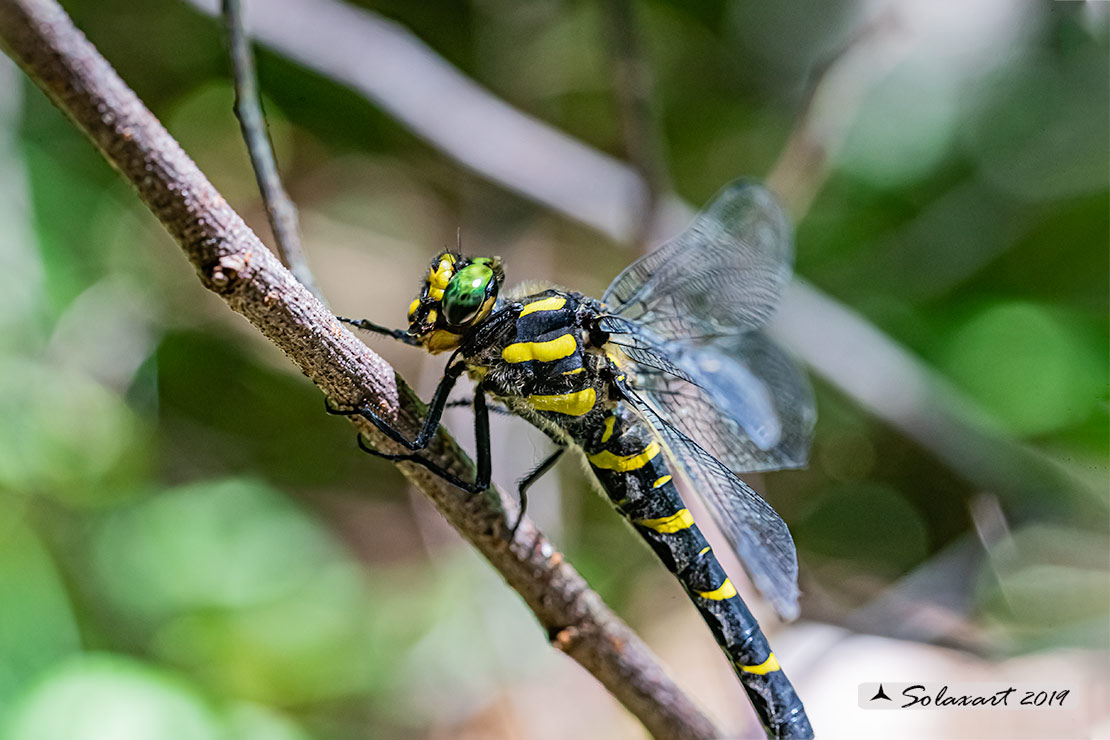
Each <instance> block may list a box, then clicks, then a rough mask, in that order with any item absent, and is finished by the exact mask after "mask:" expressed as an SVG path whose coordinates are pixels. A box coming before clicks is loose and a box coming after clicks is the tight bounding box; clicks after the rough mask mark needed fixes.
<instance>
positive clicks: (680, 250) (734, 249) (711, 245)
mask: <svg viewBox="0 0 1110 740" xmlns="http://www.w3.org/2000/svg"><path fill="white" fill-rule="evenodd" d="M792 261H793V247H792V239H791V230H790V222H789V220H788V219H787V217H786V214H785V213H784V212H783V210H782V207H781V206H779V204H778V202H777V201H776V200H775V198H774V196H773V195H771V193H769V192H768V191H767V190H766V189H765V188H763V187H762V186H761V185H758V184H756V183H754V182H751V181H745V180H739V181H737V182H734V183H732V184H730V185H728V186H726V187H725V188H724V189H723V190H722V191H721V192H720V193H719V194H718V195H717V197H716V198H715V199H714V200H713V201H712V202H711V203H710V204H709V205H708V206H706V207H705V209H704V210H702V211H701V213H699V214H698V215H697V216H696V217H695V218H694V220H693V222H692V223H691V224H690V225H689V226H688V227H687V228H686V230H685V231H684V232H682V233H681V234H680V235H679V236H677V237H675V238H674V239H672V240H671V241H669V242H667V243H666V244H664V245H663V246H661V247H660V248H659V249H657V250H655V251H654V252H652V253H650V254H648V255H646V256H644V257H643V258H641V259H639V260H637V261H636V262H633V263H632V264H631V265H629V266H628V267H627V268H625V270H624V271H623V272H622V273H621V274H620V275H618V276H617V278H616V279H615V280H614V281H613V283H612V284H611V285H610V286H609V288H608V289H607V290H606V291H605V295H604V296H603V297H602V301H603V302H604V303H605V305H606V308H607V310H608V311H609V312H610V313H611V314H613V315H615V316H619V317H623V318H626V319H631V320H634V321H637V322H639V323H640V324H643V325H645V326H649V327H650V328H651V330H652V331H653V332H654V333H655V334H657V335H658V336H660V337H661V338H663V339H680V338H690V337H703V336H713V335H716V334H735V333H738V332H742V331H745V330H749V329H758V328H759V327H760V326H762V325H763V324H765V323H766V322H767V319H768V317H770V315H771V314H772V313H773V312H774V309H775V306H776V305H778V302H779V300H780V299H781V298H782V293H783V290H784V289H785V288H786V284H787V283H788V282H789V281H790V275H791V263H792ZM607 321H608V322H610V323H609V324H608V325H607V323H606V322H607ZM618 323H619V322H617V321H615V320H613V319H603V320H602V323H601V327H602V329H604V330H606V331H616V330H617V329H616V328H615V327H616V325H617V324H618ZM611 327H612V328H611Z"/></svg>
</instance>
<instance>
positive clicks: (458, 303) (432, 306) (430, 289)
mask: <svg viewBox="0 0 1110 740" xmlns="http://www.w3.org/2000/svg"><path fill="white" fill-rule="evenodd" d="M504 279H505V273H504V272H503V271H502V269H501V258H500V257H463V256H462V255H460V254H456V253H454V252H443V253H441V254H439V255H437V256H436V258H435V259H434V260H432V264H431V265H430V266H429V267H428V272H427V274H426V275H425V276H424V282H423V284H422V285H421V286H420V294H419V295H418V296H417V297H416V299H415V300H413V302H412V303H411V304H410V305H409V329H408V333H409V334H410V335H411V336H414V337H416V338H417V339H419V340H420V343H421V344H423V345H424V347H425V348H426V349H427V350H428V351H429V352H443V351H446V350H450V349H455V348H456V347H458V346H459V343H460V342H461V341H462V338H463V336H464V335H465V334H466V333H467V332H469V331H470V330H471V329H473V328H474V327H476V326H477V325H478V324H480V323H482V321H484V320H485V319H486V317H487V316H489V315H490V312H491V311H493V306H494V304H495V303H497V292H498V290H500V289H501V283H502V282H503V281H504Z"/></svg>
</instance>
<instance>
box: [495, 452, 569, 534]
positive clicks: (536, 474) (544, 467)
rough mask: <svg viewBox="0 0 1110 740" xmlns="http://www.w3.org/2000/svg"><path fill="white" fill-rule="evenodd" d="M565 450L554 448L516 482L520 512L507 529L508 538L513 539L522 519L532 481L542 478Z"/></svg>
mask: <svg viewBox="0 0 1110 740" xmlns="http://www.w3.org/2000/svg"><path fill="white" fill-rule="evenodd" d="M566 451H567V448H566V447H559V448H558V449H556V450H555V451H554V452H552V453H551V454H550V455H548V456H547V457H546V458H545V459H544V460H543V462H541V463H540V464H539V465H537V466H536V467H534V468H532V470H531V472H529V473H528V475H526V476H524V477H523V478H521V480H520V483H519V484H517V488H516V491H517V495H518V496H519V497H520V513H518V514H517V515H516V522H515V523H514V524H513V528H512V529H510V530H509V540H513V539H514V538H515V537H516V530H517V529H518V528H519V527H520V523H521V522H522V521H524V510H525V509H527V508H528V489H529V488H531V487H532V484H533V483H535V482H536V481H538V480H539V479H540V478H542V477H543V475H544V473H546V472H547V471H549V470H551V468H552V467H553V466H554V465H555V463H556V462H557V461H558V460H559V458H560V457H561V456H562V454H563V453H564V452H566Z"/></svg>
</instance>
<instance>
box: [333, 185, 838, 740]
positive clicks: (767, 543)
mask: <svg viewBox="0 0 1110 740" xmlns="http://www.w3.org/2000/svg"><path fill="white" fill-rule="evenodd" d="M792 262H793V241H792V235H791V227H790V223H789V220H788V219H787V217H786V215H785V214H784V212H783V211H782V209H781V207H780V206H779V205H778V203H777V201H776V200H775V198H774V197H773V196H772V195H771V194H770V193H769V192H768V191H767V190H766V189H764V188H763V187H762V186H760V185H758V184H757V183H754V182H751V181H743V180H741V181H737V182H734V183H732V184H730V185H728V186H727V187H725V188H724V189H723V190H722V191H721V192H720V193H719V194H718V195H717V196H716V197H715V198H714V200H713V201H712V202H711V203H710V204H709V205H708V206H706V208H705V209H704V210H702V211H701V212H700V213H699V214H698V215H697V216H696V217H695V218H694V220H693V222H692V223H691V224H690V226H689V227H688V228H687V229H686V230H685V231H684V232H682V233H681V234H680V235H679V236H678V237H676V238H674V239H672V240H671V241H669V242H667V243H665V244H664V245H663V246H661V247H660V248H658V249H656V250H655V251H653V252H651V253H649V254H647V255H646V256H644V257H643V258H641V259H639V260H637V261H636V262H634V263H633V264H631V265H630V266H629V267H627V268H626V269H625V270H624V271H623V272H622V273H621V274H620V275H618V276H617V278H616V279H615V280H614V281H613V282H612V284H611V285H610V286H609V288H608V289H607V290H606V291H605V294H604V295H603V296H602V298H601V300H597V299H594V298H590V297H588V296H585V295H582V294H581V293H576V292H573V291H567V290H562V289H558V288H551V289H548V290H544V291H541V292H529V291H522V290H517V291H512V290H505V291H503V290H502V286H503V282H504V272H503V269H502V266H501V262H500V260H499V259H498V258H496V257H477V258H471V257H466V256H464V255H463V254H461V253H460V252H458V251H455V252H452V251H446V252H443V253H441V254H439V255H437V256H436V258H435V259H434V260H433V261H432V263H431V265H430V267H429V269H428V272H427V273H426V274H425V275H424V277H423V280H422V282H421V285H420V291H419V294H418V296H417V297H416V299H415V300H413V302H412V303H411V305H410V306H409V311H408V319H409V326H408V328H407V329H403V330H402V329H390V328H387V327H385V326H382V325H379V324H375V323H373V322H370V321H367V320H364V319H359V320H356V319H342V318H341V320H342V321H344V322H347V323H350V324H353V325H354V326H357V327H359V328H362V329H366V330H369V331H372V332H376V333H379V334H385V335H388V336H391V337H393V338H395V339H398V340H400V341H403V342H405V343H407V344H410V345H414V346H419V347H423V348H424V349H426V350H428V351H430V352H433V353H440V352H450V356H449V358H448V361H447V366H446V370H445V373H444V376H443V379H442V380H441V381H440V384H439V386H438V387H437V389H436V392H435V395H434V396H433V399H432V402H431V404H430V407H429V411H428V415H427V417H426V419H425V422H424V424H423V426H422V428H421V430H420V432H419V434H418V435H417V437H416V438H415V439H408V438H406V437H405V436H404V435H403V434H402V433H401V432H400V431H398V430H397V429H395V428H393V427H392V426H391V425H390V424H389V423H388V422H387V421H386V420H384V419H382V418H380V417H379V416H378V415H377V413H375V411H374V409H373V408H372V407H370V406H369V405H363V406H361V407H358V408H354V409H350V410H340V409H334V408H329V410H330V411H332V412H333V413H341V414H356V415H360V416H363V417H365V418H366V419H368V420H369V421H371V422H373V423H374V424H375V426H377V428H378V429H380V430H381V431H382V432H383V433H384V434H385V435H386V436H387V437H388V438H390V439H392V440H393V441H394V442H397V443H398V444H400V445H401V446H403V447H405V448H407V449H408V450H409V451H410V452H408V453H405V454H399V455H397V454H386V453H382V452H380V451H377V450H375V449H373V448H372V447H371V446H370V445H369V444H367V443H366V441H365V439H363V438H362V437H361V435H360V437H359V446H360V447H361V448H362V449H364V450H366V451H367V452H370V453H372V454H374V455H378V456H380V457H384V458H387V459H390V460H395V461H409V462H413V463H416V464H419V465H423V466H424V467H426V468H428V469H429V470H431V471H432V472H433V473H435V474H437V475H439V476H441V477H443V478H444V479H446V480H447V481H449V482H450V483H452V484H454V485H456V486H458V487H460V488H462V489H464V490H467V491H470V492H479V491H484V490H485V489H487V488H488V487H489V485H490V470H491V464H490V455H491V450H490V437H489V406H488V405H487V400H486V397H487V396H489V397H490V398H492V399H493V400H494V401H495V402H496V403H498V404H499V405H501V406H503V407H504V408H506V409H508V411H510V412H511V413H514V414H517V415H519V416H521V417H523V418H525V419H526V420H528V421H529V422H531V423H532V424H534V425H535V426H537V427H539V428H540V429H542V430H543V431H544V432H546V433H547V434H548V436H550V437H551V438H552V439H553V440H554V441H555V442H556V444H557V445H558V447H557V449H556V450H555V452H554V453H553V454H552V455H551V456H549V457H548V458H547V459H545V460H544V461H543V462H541V463H540V464H539V465H537V466H536V467H535V469H534V470H532V472H530V473H529V474H528V475H526V476H525V477H524V478H523V479H522V480H521V482H520V484H519V487H518V492H519V495H520V498H521V512H522V513H521V516H522V515H523V510H524V506H525V502H526V500H527V499H526V495H527V490H528V487H529V486H531V485H532V484H533V483H534V482H535V481H536V480H537V479H538V478H539V477H540V476H542V475H543V474H544V473H545V472H547V471H548V470H549V469H550V468H551V467H552V466H553V465H554V463H555V461H556V460H557V459H558V458H559V456H560V455H561V454H562V453H563V452H564V451H565V450H567V449H572V450H576V451H577V452H578V453H579V454H582V455H584V456H585V459H586V461H587V462H588V465H589V470H590V471H591V472H592V473H593V475H594V476H595V477H596V478H597V481H598V482H599V484H600V486H601V488H602V489H603V490H604V491H605V492H606V494H607V495H608V497H609V499H610V501H611V503H612V504H613V506H614V508H616V510H617V511H618V512H619V513H620V514H622V515H623V516H624V517H625V518H626V519H627V520H628V521H629V522H630V523H631V524H632V526H633V528H634V529H635V530H636V532H638V533H639V534H640V536H641V537H642V538H643V539H644V540H645V541H646V542H647V544H648V545H649V546H650V547H651V549H652V550H653V551H654V552H655V553H656V555H657V556H658V557H659V558H660V560H662V561H663V563H664V564H665V565H666V567H667V568H668V569H669V570H670V571H671V572H672V573H673V574H674V575H675V577H676V578H677V579H678V580H679V581H680V582H681V583H682V585H683V587H684V588H685V590H686V592H687V593H688V594H689V596H690V598H691V600H692V601H693V603H694V605H695V606H696V607H697V609H698V611H699V612H700V613H701V615H702V617H703V619H704V620H705V621H706V623H707V624H708V626H709V628H710V630H711V631H712V632H713V635H714V637H715V638H716V640H717V642H718V644H719V645H720V647H721V648H722V650H723V651H724V652H725V654H726V655H727V657H728V659H729V662H730V663H731V664H732V667H733V670H734V672H735V673H736V675H737V677H738V678H739V679H740V681H741V683H742V684H743V686H744V688H745V690H746V692H747V694H748V697H749V699H750V700H751V702H752V704H753V706H754V707H755V709H756V712H757V713H758V715H759V718H760V720H761V722H762V723H763V726H764V729H765V730H766V732H767V734H768V735H769V736H770V737H775V738H803V737H812V735H813V730H812V728H811V726H810V723H809V719H808V718H807V716H806V713H805V709H804V707H803V706H802V702H801V700H800V699H799V698H798V696H797V694H796V692H795V690H794V687H793V685H792V684H791V683H790V681H789V679H787V677H786V675H785V673H784V672H783V670H782V667H781V666H780V665H779V662H778V660H777V658H776V657H775V655H774V653H773V652H771V649H770V646H769V645H768V642H767V639H766V637H765V636H764V635H763V632H762V630H761V629H760V628H759V625H758V623H757V622H756V620H755V618H754V617H753V616H752V614H751V612H750V611H749V610H748V608H747V606H746V605H745V604H744V602H743V600H742V599H741V598H740V596H739V595H738V594H737V591H736V588H735V586H734V585H733V583H732V581H730V580H729V578H728V576H727V575H726V573H725V571H724V568H723V567H722V566H721V564H720V562H719V561H718V560H717V558H716V556H715V555H714V554H713V550H712V548H711V547H710V546H709V543H708V542H707V541H706V539H705V537H704V535H703V534H702V532H701V530H700V529H699V528H698V525H697V524H696V523H695V522H694V520H693V517H692V516H691V514H690V511H689V509H688V508H687V507H686V505H685V504H684V503H683V500H682V498H681V496H680V494H679V488H678V486H677V485H676V484H677V483H678V482H679V479H684V480H685V481H686V483H687V484H688V485H689V487H690V488H691V489H693V490H695V491H697V492H698V493H699V494H700V495H701V496H702V498H704V499H705V501H706V502H707V503H708V504H709V507H708V508H709V511H710V512H711V513H712V515H713V516H714V518H715V519H716V521H717V524H718V525H719V526H720V528H721V530H722V531H723V532H724V534H725V536H726V538H727V539H728V541H729V543H730V544H731V545H732V547H733V548H734V549H735V550H736V553H737V554H738V555H739V556H740V560H741V562H742V563H743V565H744V568H745V570H746V571H747V573H748V575H749V576H750V577H751V579H752V581H753V583H754V584H755V585H756V587H757V588H758V589H759V590H760V592H762V593H763V595H764V596H765V597H766V598H767V599H768V600H769V601H770V602H771V604H772V605H773V606H774V608H775V610H776V611H777V612H778V613H779V614H780V615H781V616H782V617H783V618H785V619H793V618H795V617H796V616H797V613H798V586H797V575H798V562H797V555H796V552H795V548H794V541H793V539H792V538H791V536H790V532H789V530H788V529H787V526H786V524H785V523H784V522H783V520H782V519H781V518H780V517H779V516H778V514H776V513H775V511H774V510H773V509H772V508H771V507H770V505H768V504H767V503H766V502H765V501H764V500H763V499H762V498H761V497H760V496H759V495H758V494H756V493H755V491H753V490H752V489H751V488H750V487H749V486H748V485H747V484H746V483H744V481H742V480H741V479H740V478H738V477H737V475H736V473H737V472H755V471H765V470H778V469H787V468H797V467H800V466H802V465H804V464H805V463H806V459H807V456H808V453H809V446H810V441H811V438H812V433H813V426H814V422H815V418H816V413H815V407H814V402H813V395H812V391H811V389H810V386H809V384H808V383H807V381H806V379H805V376H804V375H803V374H802V373H801V372H800V371H799V370H798V369H797V367H796V366H795V365H794V363H793V362H792V361H791V360H790V359H789V357H788V356H787V355H786V354H785V353H784V352H783V351H782V350H781V349H779V348H778V347H777V346H776V345H775V344H774V343H772V342H771V341H770V340H769V339H768V338H767V337H766V335H765V334H764V333H763V332H762V331H761V329H762V328H763V326H764V325H765V324H766V322H767V320H768V318H769V317H770V316H771V314H772V313H773V312H774V310H775V308H776V306H777V304H778V303H779V301H780V300H781V298H782V295H783V292H784V290H785V288H786V285H787V284H788V283H789V281H790V279H791V273H792ZM463 373H466V374H467V375H468V376H469V377H470V378H471V379H472V380H473V381H474V384H475V395H474V400H473V406H474V414H475V437H476V440H477V475H476V479H475V480H473V481H467V480H463V479H461V478H459V477H458V476H456V475H455V474H453V473H451V472H449V471H447V470H444V469H442V468H441V467H439V466H438V465H436V464H435V463H434V462H433V461H430V460H428V459H426V458H424V457H422V456H421V455H420V454H419V451H420V450H421V449H423V448H424V447H426V445H427V444H428V442H429V441H430V440H431V438H432V436H433V435H434V434H435V432H436V430H437V429H438V427H439V423H440V418H441V415H442V413H443V410H444V408H445V406H446V405H447V403H448V396H449V395H450V393H451V390H452V388H453V387H454V385H455V383H456V381H457V380H458V378H459V377H460V376H461V375H462V374H463ZM519 522H520V519H519V518H518V519H517V524H519ZM510 532H511V534H510V536H515V533H516V525H514V526H513V527H512V528H511V529H510Z"/></svg>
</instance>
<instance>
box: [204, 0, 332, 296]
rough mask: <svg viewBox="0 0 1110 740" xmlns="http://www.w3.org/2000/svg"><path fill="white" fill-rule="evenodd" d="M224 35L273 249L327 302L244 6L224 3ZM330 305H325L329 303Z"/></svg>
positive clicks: (236, 1)
mask: <svg viewBox="0 0 1110 740" xmlns="http://www.w3.org/2000/svg"><path fill="white" fill-rule="evenodd" d="M223 18H224V29H225V31H226V32H227V44H228V53H229V56H230V57H231V70H232V77H233V78H234V81H235V117H236V118H238V119H239V127H240V128H241V129H242V130H243V140H244V141H245V142H246V143H247V151H248V152H249V153H250V158H251V166H252V167H254V175H255V177H256V178H257V179H258V189H259V190H260V191H261V192H262V202H263V204H265V206H266V215H267V216H268V217H269V219H270V228H271V229H272V230H273V232H274V244H275V246H276V247H277V254H278V257H280V258H281V261H282V264H284V265H285V266H286V267H288V268H289V271H290V272H291V273H293V276H294V277H296V278H297V279H298V280H300V281H301V283H303V284H304V286H305V287H306V288H308V289H309V290H310V291H311V292H312V294H313V295H314V296H316V297H317V298H318V299H320V300H321V301H324V297H323V294H322V293H321V292H320V290H319V289H318V288H317V287H316V280H315V278H314V277H313V276H312V270H310V269H309V267H308V259H307V258H306V257H305V254H304V250H303V249H302V248H301V236H300V229H299V227H298V219H297V207H296V206H295V205H294V204H293V200H292V199H291V198H290V197H289V194H288V193H287V192H285V186H283V185H282V184H281V174H280V173H279V172H278V166H277V159H276V158H275V156H274V142H273V140H272V139H271V138H270V130H269V128H268V127H267V125H266V115H265V113H263V111H262V98H261V96H260V95H259V93H258V75H257V73H256V71H255V66H254V54H253V53H252V52H251V43H250V39H249V38H248V37H247V32H246V29H245V28H244V27H243V13H242V9H241V8H240V6H239V0H223ZM324 303H325V305H326V301H324Z"/></svg>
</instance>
